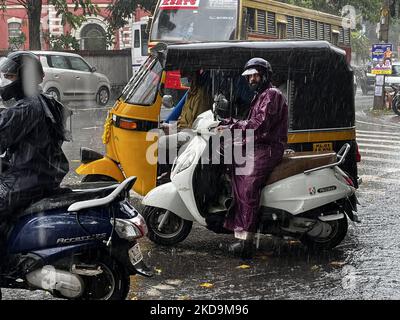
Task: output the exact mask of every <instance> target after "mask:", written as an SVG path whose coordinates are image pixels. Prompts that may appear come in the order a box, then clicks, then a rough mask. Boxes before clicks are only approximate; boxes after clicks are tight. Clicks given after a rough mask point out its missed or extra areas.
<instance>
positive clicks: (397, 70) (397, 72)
mask: <svg viewBox="0 0 400 320" xmlns="http://www.w3.org/2000/svg"><path fill="white" fill-rule="evenodd" d="M392 76H400V65H399V64H395V65H393V66H392Z"/></svg>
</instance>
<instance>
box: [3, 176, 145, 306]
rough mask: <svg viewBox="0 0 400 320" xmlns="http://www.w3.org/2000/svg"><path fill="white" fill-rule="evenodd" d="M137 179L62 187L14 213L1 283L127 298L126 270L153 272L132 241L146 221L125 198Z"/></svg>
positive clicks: (74, 295)
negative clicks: (75, 188) (86, 187)
mask: <svg viewBox="0 0 400 320" xmlns="http://www.w3.org/2000/svg"><path fill="white" fill-rule="evenodd" d="M135 181H136V178H135V177H130V178H128V179H126V180H125V181H123V182H122V183H121V184H119V185H118V184H116V185H113V186H107V187H103V188H97V189H81V190H71V189H68V188H66V189H60V190H59V192H58V193H57V194H56V195H53V196H51V197H48V198H45V199H43V200H40V201H39V202H36V203H34V204H33V205H31V206H30V207H29V208H27V209H26V210H24V212H22V213H20V214H18V215H17V216H14V217H13V219H14V221H13V223H12V224H11V226H10V225H8V226H9V227H7V240H6V251H7V253H6V255H5V257H4V258H3V259H2V261H1V262H0V288H16V289H30V290H37V289H42V290H46V291H49V292H51V293H52V294H53V296H55V297H60V298H66V299H83V300H99V299H106V300H107V299H110V300H117V299H118V300H120V299H125V298H126V297H127V295H128V291H129V287H130V275H134V274H139V275H142V276H146V277H147V276H151V271H150V270H149V269H148V267H147V266H146V265H145V263H144V262H143V260H142V259H143V255H142V253H141V250H140V247H139V244H138V243H137V242H136V240H137V239H138V238H141V237H144V236H145V235H146V233H147V226H146V223H145V221H144V219H143V217H142V216H141V215H140V214H139V213H138V212H137V211H136V209H135V208H134V207H133V206H132V205H131V204H130V203H129V202H128V199H129V191H130V190H131V188H132V186H133V185H134V183H135ZM3 231H4V230H3ZM0 290H1V289H0ZM0 297H1V291H0Z"/></svg>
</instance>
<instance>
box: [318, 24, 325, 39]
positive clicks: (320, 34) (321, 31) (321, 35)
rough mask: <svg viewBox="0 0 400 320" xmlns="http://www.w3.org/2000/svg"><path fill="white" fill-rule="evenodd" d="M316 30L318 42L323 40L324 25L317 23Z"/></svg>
mask: <svg viewBox="0 0 400 320" xmlns="http://www.w3.org/2000/svg"><path fill="white" fill-rule="evenodd" d="M317 30H318V40H324V24H323V23H322V22H318V26H317Z"/></svg>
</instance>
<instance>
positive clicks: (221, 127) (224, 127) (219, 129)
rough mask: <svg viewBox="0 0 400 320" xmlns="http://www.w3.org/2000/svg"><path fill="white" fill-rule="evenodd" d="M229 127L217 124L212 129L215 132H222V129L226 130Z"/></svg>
mask: <svg viewBox="0 0 400 320" xmlns="http://www.w3.org/2000/svg"><path fill="white" fill-rule="evenodd" d="M228 129H229V126H218V127H216V128H215V129H214V130H215V132H219V133H220V132H222V131H224V130H228Z"/></svg>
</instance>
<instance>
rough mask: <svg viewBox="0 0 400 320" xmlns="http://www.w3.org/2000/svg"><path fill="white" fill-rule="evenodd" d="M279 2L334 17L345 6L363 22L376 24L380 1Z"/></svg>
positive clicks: (314, 0) (303, 0)
mask: <svg viewBox="0 0 400 320" xmlns="http://www.w3.org/2000/svg"><path fill="white" fill-rule="evenodd" d="M278 1H280V2H285V3H290V4H294V5H297V6H300V7H305V8H309V9H314V10H318V11H322V12H326V13H331V14H334V15H341V12H342V9H343V8H344V7H345V6H346V5H351V6H353V7H354V8H355V9H356V13H357V14H361V17H362V19H363V20H366V21H370V22H378V21H379V16H380V8H381V5H382V0H368V1H366V0H278Z"/></svg>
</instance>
